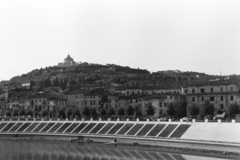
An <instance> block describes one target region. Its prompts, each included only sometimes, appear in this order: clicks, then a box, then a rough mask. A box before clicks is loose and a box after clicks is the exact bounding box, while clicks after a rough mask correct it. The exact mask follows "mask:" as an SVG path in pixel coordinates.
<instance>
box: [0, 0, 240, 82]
mask: <svg viewBox="0 0 240 160" xmlns="http://www.w3.org/2000/svg"><path fill="white" fill-rule="evenodd" d="M67 54H70V55H71V57H72V58H74V60H75V61H76V62H80V61H81V62H90V63H99V64H107V63H114V64H118V65H123V66H130V67H133V68H137V67H139V68H142V69H148V70H149V71H151V72H153V71H158V70H173V69H178V70H181V71H198V72H205V73H207V74H218V75H219V74H220V70H221V71H222V74H223V75H229V74H240V1H239V0H199V1H196V0H156V1H153V0H152V1H151V0H96V1H95V0H86V1H84V0H76V1H71V0H65V1H61V0H56V1H51V0H46V1H45V0H41V1H33V0H29V1H24V0H21V1H19V0H16V1H11V0H2V1H0V55H1V63H0V67H1V69H0V80H2V79H4V80H7V79H10V78H11V77H13V76H17V75H21V74H23V73H27V72H30V71H31V70H33V69H37V68H41V67H42V68H44V67H46V66H53V65H57V63H59V62H62V61H63V59H64V58H65V57H66V56H67Z"/></svg>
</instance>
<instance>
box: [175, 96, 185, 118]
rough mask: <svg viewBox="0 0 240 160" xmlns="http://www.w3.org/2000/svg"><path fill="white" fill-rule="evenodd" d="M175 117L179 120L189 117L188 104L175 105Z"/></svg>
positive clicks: (182, 102) (178, 103)
mask: <svg viewBox="0 0 240 160" xmlns="http://www.w3.org/2000/svg"><path fill="white" fill-rule="evenodd" d="M175 116H176V117H177V118H182V117H186V116H187V102H186V101H184V100H183V101H180V102H177V103H175Z"/></svg>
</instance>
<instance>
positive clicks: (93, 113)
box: [91, 107, 98, 119]
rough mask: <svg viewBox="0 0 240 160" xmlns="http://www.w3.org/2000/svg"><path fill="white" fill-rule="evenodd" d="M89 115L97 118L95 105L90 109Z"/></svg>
mask: <svg viewBox="0 0 240 160" xmlns="http://www.w3.org/2000/svg"><path fill="white" fill-rule="evenodd" d="M91 116H92V118H93V119H97V117H98V114H97V110H96V108H95V107H93V108H92V109H91Z"/></svg>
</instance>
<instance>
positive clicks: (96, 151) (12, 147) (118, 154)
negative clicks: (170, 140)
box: [0, 140, 226, 160]
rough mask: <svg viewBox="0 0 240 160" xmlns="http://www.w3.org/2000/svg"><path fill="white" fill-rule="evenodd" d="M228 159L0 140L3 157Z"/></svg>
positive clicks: (49, 159)
mask: <svg viewBox="0 0 240 160" xmlns="http://www.w3.org/2000/svg"><path fill="white" fill-rule="evenodd" d="M219 159H222V160H226V159H224V158H219V157H216V158H215V157H205V156H198V155H186V154H177V153H168V152H161V151H160V150H159V149H158V150H157V149H152V150H151V149H146V148H141V147H139V148H138V147H125V146H116V147H114V146H109V145H101V144H75V143H57V142H54V143H53V142H51V143H50V142H49V143H46V142H28V141H12V140H0V160H219Z"/></svg>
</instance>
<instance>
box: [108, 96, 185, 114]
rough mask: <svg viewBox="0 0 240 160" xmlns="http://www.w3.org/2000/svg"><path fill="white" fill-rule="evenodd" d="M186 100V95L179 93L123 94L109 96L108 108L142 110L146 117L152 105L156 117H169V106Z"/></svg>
mask: <svg viewBox="0 0 240 160" xmlns="http://www.w3.org/2000/svg"><path fill="white" fill-rule="evenodd" d="M185 99H186V96H185V95H182V94H179V93H161V94H135V95H129V96H125V95H123V94H117V93H115V94H110V95H108V106H109V107H112V108H115V109H116V108H119V107H123V108H127V107H128V106H132V107H133V108H135V107H138V108H141V111H142V113H143V114H144V115H146V112H145V111H146V107H147V106H148V105H150V104H151V105H152V106H153V107H154V109H155V114H154V116H155V117H159V116H164V115H167V108H168V106H169V105H174V104H176V103H178V102H180V101H184V100H185Z"/></svg>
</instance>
